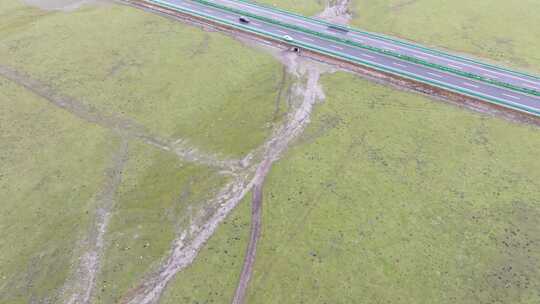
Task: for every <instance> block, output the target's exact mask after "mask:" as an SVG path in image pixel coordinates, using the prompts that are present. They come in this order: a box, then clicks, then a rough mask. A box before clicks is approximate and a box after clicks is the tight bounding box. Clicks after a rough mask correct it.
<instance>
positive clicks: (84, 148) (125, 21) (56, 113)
mask: <svg viewBox="0 0 540 304" xmlns="http://www.w3.org/2000/svg"><path fill="white" fill-rule="evenodd" d="M0 66H8V67H10V68H11V69H14V70H17V71H19V72H21V73H23V74H24V77H30V78H32V79H34V80H37V81H39V82H41V83H42V84H43V85H45V86H47V87H48V88H49V90H50V91H51V92H53V93H54V94H53V95H54V96H51V97H50V99H49V100H47V99H46V98H43V97H40V96H37V95H35V94H33V93H31V92H29V91H28V90H26V89H25V88H23V87H22V86H19V85H17V84H15V83H14V82H12V81H9V80H7V79H5V78H3V77H0V108H1V111H0V118H1V120H0V125H1V128H0V135H1V136H0V145H2V147H4V148H3V149H1V151H0V156H1V160H2V162H0V172H1V173H0V189H1V191H0V201H2V204H0V227H1V228H2V231H3V232H5V233H3V235H4V237H2V238H1V240H0V244H1V245H0V246H1V248H3V249H2V253H0V279H1V280H0V302H2V303H28V302H35V301H38V302H43V301H49V302H60V301H61V300H62V299H64V300H65V298H63V297H64V295H62V288H63V286H64V284H65V281H66V280H69V278H70V273H71V272H72V271H73V268H74V267H75V266H76V261H77V257H78V255H80V254H81V253H82V252H83V250H84V248H85V247H84V246H82V245H81V240H83V239H84V238H85V237H87V234H88V231H89V230H90V227H91V226H92V223H93V221H94V216H95V213H96V210H95V209H96V208H97V206H98V203H99V202H98V200H99V195H100V191H102V189H103V188H104V187H106V186H107V185H106V184H107V183H108V181H107V176H106V175H107V173H106V172H107V169H108V168H110V167H111V166H112V164H111V163H112V162H113V159H114V155H115V153H117V152H118V149H119V146H120V139H119V137H118V136H117V134H116V133H115V132H111V130H109V129H106V128H103V127H100V126H98V125H99V124H100V120H102V119H105V118H103V117H108V119H112V120H115V119H118V121H119V123H120V124H121V122H122V121H123V119H124V120H126V119H127V120H130V121H134V122H136V123H138V124H140V125H142V126H143V127H144V128H146V129H147V130H148V132H149V134H151V135H153V136H155V137H158V138H170V139H173V140H174V139H177V138H184V139H186V140H187V144H188V145H193V146H195V147H197V148H199V150H202V151H203V152H207V153H210V154H218V155H221V156H223V157H242V156H244V155H245V154H246V153H247V152H248V151H250V150H251V149H253V148H254V147H256V146H258V145H259V144H261V142H262V141H263V140H264V139H266V137H267V136H268V135H269V132H270V130H271V129H272V126H273V124H274V123H277V122H279V120H280V119H281V116H280V115H276V113H278V114H281V112H280V111H283V109H280V111H277V112H276V103H278V102H279V103H281V102H282V101H281V96H278V95H279V92H280V86H281V85H287V84H286V83H285V84H282V82H283V79H284V77H283V68H282V66H281V65H280V64H279V63H278V62H277V61H276V60H275V59H274V58H272V57H271V56H270V55H268V54H265V53H264V52H261V51H260V50H256V49H254V48H251V47H247V46H245V45H243V44H242V43H240V42H238V41H236V40H234V39H232V38H230V37H227V36H224V35H222V34H219V33H215V32H205V31H202V30H200V29H197V28H194V27H190V26H186V25H183V24H181V23H179V22H177V21H172V20H168V19H166V18H163V17H159V16H156V15H153V14H150V13H146V12H142V11H140V10H137V9H134V8H130V7H125V6H119V5H113V4H100V5H88V6H84V7H82V8H80V9H78V10H75V11H73V12H59V11H42V10H39V9H37V8H33V7H29V6H25V5H23V3H22V2H20V1H17V0H12V1H2V3H0ZM202 67H204V68H202ZM285 82H287V81H285ZM59 96H63V97H70V98H71V99H72V100H74V102H75V104H81V105H84V106H87V108H85V107H79V109H78V110H77V109H76V110H74V111H71V112H70V111H65V110H62V109H59V108H58V105H59V103H61V101H59ZM55 102H56V103H57V104H54V103H55ZM85 111H87V112H88V113H90V119H88V118H86V120H84V119H85V118H84V117H87V115H86V114H88V113H86V112H85ZM73 112H76V113H79V114H76V113H73ZM81 112H82V114H80V113H81ZM74 114H76V115H74ZM77 115H79V117H78V116H77ZM92 115H93V116H92ZM80 117H83V119H81V118H80ZM93 119H95V120H96V121H97V124H98V125H96V124H94V122H96V121H93ZM89 121H90V122H89ZM248 130H249V132H248ZM127 158H128V160H127V162H126V165H125V168H123V170H122V172H123V173H122V182H121V183H120V185H119V187H118V189H117V190H116V191H115V194H114V200H115V207H114V209H113V211H112V215H111V222H110V225H109V227H108V231H107V233H106V234H105V236H104V237H105V243H106V249H105V252H104V256H103V261H102V267H101V269H100V271H99V273H98V276H97V285H96V291H95V293H94V297H93V299H92V301H93V302H95V303H111V302H114V301H116V300H117V299H118V298H119V297H121V296H122V295H124V293H125V292H126V291H127V290H128V289H129V288H131V287H134V285H136V284H138V283H140V282H139V280H140V278H142V277H143V276H144V275H146V274H147V273H148V272H150V271H153V270H154V269H155V267H156V266H157V265H158V263H159V262H160V261H161V260H162V258H163V256H164V255H165V254H166V253H167V252H168V250H169V249H170V246H171V241H172V240H173V238H174V236H175V233H177V231H178V230H179V229H185V228H187V225H188V223H189V221H190V219H191V216H192V215H193V214H196V213H197V211H198V210H199V209H200V208H213V207H215V206H206V205H205V204H204V202H205V200H206V199H207V198H208V197H210V196H212V195H213V194H214V193H215V191H216V190H217V189H219V187H220V186H221V185H222V184H223V183H224V182H225V181H226V177H225V176H223V175H220V174H217V172H216V170H215V169H212V168H207V167H204V166H199V165H194V164H189V163H185V162H182V161H180V160H179V159H178V158H177V157H176V156H175V155H173V154H172V153H168V152H164V151H161V150H158V149H157V148H155V147H153V146H149V145H147V144H144V143H143V142H141V141H139V140H134V139H131V140H129V143H128V154H127Z"/></svg>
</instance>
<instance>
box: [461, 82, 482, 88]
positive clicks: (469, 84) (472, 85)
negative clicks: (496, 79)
mask: <svg viewBox="0 0 540 304" xmlns="http://www.w3.org/2000/svg"><path fill="white" fill-rule="evenodd" d="M463 84H464V85H466V86H469V87H473V88H479V86H477V85H474V84H472V83H468V82H464V83H463Z"/></svg>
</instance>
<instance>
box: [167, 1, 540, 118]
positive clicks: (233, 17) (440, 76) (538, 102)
mask: <svg viewBox="0 0 540 304" xmlns="http://www.w3.org/2000/svg"><path fill="white" fill-rule="evenodd" d="M161 2H163V3H167V4H169V5H172V6H174V7H178V8H181V9H184V10H191V11H195V12H197V13H199V14H203V15H208V16H211V17H213V18H218V19H221V20H225V21H228V22H231V23H234V24H236V25H239V26H242V27H245V28H248V29H255V30H263V31H265V32H269V33H272V34H274V35H276V36H279V37H283V36H285V35H287V36H290V37H291V38H292V39H293V40H292V41H291V43H293V44H294V43H302V44H305V45H309V46H313V47H316V48H320V49H324V50H327V51H329V52H332V53H334V54H337V55H338V56H339V55H340V54H342V55H345V56H349V57H353V58H355V59H356V60H360V61H362V62H364V63H366V64H367V65H371V66H372V67H373V66H376V67H382V68H383V69H384V70H386V71H387V72H393V73H395V74H398V75H401V76H405V77H409V78H413V79H417V80H421V81H422V80H423V81H427V82H431V83H433V84H436V85H437V86H439V87H442V88H446V89H449V90H451V91H457V92H460V93H462V94H467V95H470V96H473V97H477V98H482V99H485V100H487V101H490V102H493V100H496V101H502V102H503V103H506V106H507V107H511V108H514V109H518V110H521V111H525V112H528V113H531V114H533V115H536V116H540V97H538V96H534V95H529V94H525V93H521V92H516V91H514V90H511V89H507V88H503V87H499V86H495V85H492V84H488V83H485V82H482V81H476V80H470V79H468V78H465V77H461V76H458V75H456V74H452V73H446V72H443V71H440V70H437V69H432V68H428V67H426V66H423V65H419V64H414V63H410V62H407V61H403V60H400V59H397V58H394V57H390V56H387V55H384V54H380V53H377V52H372V51H369V50H366V49H362V48H358V47H354V46H349V45H347V44H342V43H338V42H335V41H332V40H326V39H324V38H319V37H318V36H315V35H310V34H307V33H304V32H300V31H296V30H293V29H289V28H285V27H281V26H279V25H276V24H273V23H266V22H263V21H260V20H253V18H251V19H252V20H251V21H250V22H249V23H247V24H245V23H240V22H239V20H238V18H239V17H240V15H239V14H235V13H232V12H229V11H225V10H221V9H218V8H214V7H210V6H205V5H202V4H200V3H197V2H193V1H190V0H161ZM214 2H215V3H219V4H222V5H227V6H230V7H234V8H237V9H242V10H244V11H248V12H250V13H252V14H257V15H260V16H266V17H270V18H272V19H275V20H280V21H283V22H287V23H289V24H296V25H298V26H303V27H309V28H310V29H312V30H317V31H322V32H332V33H334V34H336V35H346V36H348V39H350V40H356V41H357V42H360V43H365V42H367V41H370V42H371V43H370V45H373V46H376V47H379V48H386V49H388V50H391V51H394V52H398V53H402V54H407V55H411V56H416V57H418V58H421V59H425V58H429V59H430V60H429V61H430V62H433V63H439V64H443V63H444V64H445V65H450V64H451V65H453V66H456V67H460V68H461V69H463V70H464V71H469V72H474V73H480V74H479V75H485V74H488V73H489V74H488V75H490V77H492V78H493V79H497V80H499V81H505V82H508V83H512V84H519V85H520V86H522V87H525V84H526V85H527V87H529V88H534V89H537V90H540V82H538V81H537V80H535V79H534V78H529V77H526V76H519V75H515V74H512V73H510V72H504V71H500V70H494V69H489V68H486V67H484V66H480V65H478V64H477V65H475V64H471V63H464V62H460V61H455V60H451V59H448V58H445V57H441V56H435V55H433V54H430V53H426V52H423V51H420V50H418V49H413V48H410V47H404V46H402V45H399V44H395V43H394V44H392V43H390V42H387V41H378V40H377V39H373V38H370V37H363V36H362V35H361V34H359V33H353V32H348V33H340V32H338V31H336V30H333V29H329V28H328V27H327V26H326V25H322V24H320V23H317V22H315V21H313V22H308V21H306V20H303V19H301V18H299V17H294V16H289V15H286V14H281V13H276V12H274V11H271V10H269V9H267V8H264V7H259V6H253V5H250V4H246V3H243V2H236V1H232V0H215V1H214ZM423 57H425V58H423ZM451 86H453V87H456V88H458V90H456V89H455V88H452V87H451ZM495 103H496V102H495ZM497 104H498V103H497Z"/></svg>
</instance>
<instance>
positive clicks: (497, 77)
mask: <svg viewBox="0 0 540 304" xmlns="http://www.w3.org/2000/svg"><path fill="white" fill-rule="evenodd" d="M484 76H487V77H491V78H495V79H497V78H499V77H497V76H493V75H489V74H484Z"/></svg>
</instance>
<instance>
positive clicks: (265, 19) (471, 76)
mask: <svg viewBox="0 0 540 304" xmlns="http://www.w3.org/2000/svg"><path fill="white" fill-rule="evenodd" d="M149 1H155V2H160V3H162V2H161V1H156V0H149ZM191 1H193V2H197V3H200V4H202V5H206V6H211V7H215V8H217V9H220V10H224V11H229V12H232V13H235V14H239V15H243V16H246V17H251V18H253V19H257V20H260V21H263V22H266V23H271V24H276V25H278V26H281V27H284V28H289V29H293V30H296V31H300V32H303V33H307V34H310V35H313V36H317V37H319V38H322V39H326V40H332V41H336V42H339V43H343V44H347V45H350V46H354V47H358V48H362V49H366V50H369V51H372V52H375V53H379V54H383V55H386V56H390V57H394V58H397V59H399V60H403V61H408V62H411V63H415V64H419V65H423V66H426V67H429V68H432V69H437V70H441V71H444V72H448V73H452V74H456V75H459V76H462V77H465V78H469V79H473V80H477V81H482V82H485V83H489V84H492V85H496V86H499V87H504V88H507V89H511V90H514V91H518V92H522V93H526V94H530V95H535V96H540V92H539V91H536V90H534V89H529V88H523V87H518V86H515V85H513V84H509V83H506V82H502V81H498V80H494V79H490V78H486V77H483V76H480V75H476V74H473V73H468V72H464V71H461V70H458V69H454V68H451V67H446V66H442V65H439V64H435V63H431V62H428V61H425V60H422V59H419V58H415V57H411V56H408V55H402V54H399V53H396V52H393V51H389V50H385V49H381V48H377V47H373V46H369V45H366V44H362V43H359V42H355V41H352V40H349V39H342V38H339V37H335V36H332V35H328V34H325V33H321V32H318V31H314V30H311V29H308V28H305V27H302V26H298V25H294V24H289V23H285V22H281V21H278V20H274V19H272V18H268V17H264V16H260V15H257V14H253V13H250V12H246V11H243V10H240V9H236V8H232V7H228V6H225V5H221V4H218V3H214V2H210V1H206V0H191Z"/></svg>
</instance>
